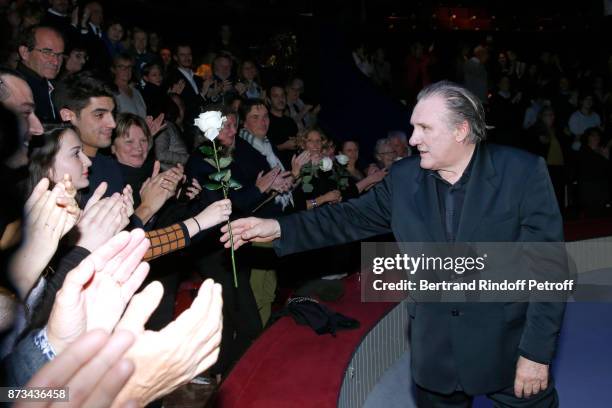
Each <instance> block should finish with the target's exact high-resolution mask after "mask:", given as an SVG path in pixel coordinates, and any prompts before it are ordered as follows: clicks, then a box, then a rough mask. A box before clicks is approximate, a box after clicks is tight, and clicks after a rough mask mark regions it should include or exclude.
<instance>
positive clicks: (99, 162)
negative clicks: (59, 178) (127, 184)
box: [80, 152, 138, 208]
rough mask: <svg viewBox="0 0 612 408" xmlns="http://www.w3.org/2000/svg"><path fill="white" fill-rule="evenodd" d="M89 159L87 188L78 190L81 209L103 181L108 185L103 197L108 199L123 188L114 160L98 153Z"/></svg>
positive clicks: (117, 164) (119, 169) (119, 172)
mask: <svg viewBox="0 0 612 408" xmlns="http://www.w3.org/2000/svg"><path fill="white" fill-rule="evenodd" d="M89 159H90V160H91V167H90V168H89V187H87V188H85V189H83V190H80V193H81V197H80V204H81V205H80V206H81V208H83V207H85V204H87V200H89V198H90V197H91V195H92V194H93V192H94V191H96V188H98V186H99V185H100V183H102V182H103V181H105V182H106V183H107V184H108V187H107V189H106V193H105V194H104V197H110V196H111V195H113V194H114V193H121V191H122V190H123V186H124V181H123V175H122V174H121V168H120V167H119V163H118V162H117V161H116V160H115V159H114V158H112V157H110V156H106V155H104V154H102V153H100V152H98V154H96V155H95V156H94V157H90V158H89ZM134 191H138V190H134Z"/></svg>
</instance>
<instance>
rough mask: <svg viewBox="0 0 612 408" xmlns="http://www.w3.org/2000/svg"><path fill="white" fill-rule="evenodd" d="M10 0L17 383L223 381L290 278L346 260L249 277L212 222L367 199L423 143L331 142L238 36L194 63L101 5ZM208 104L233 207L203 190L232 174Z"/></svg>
mask: <svg viewBox="0 0 612 408" xmlns="http://www.w3.org/2000/svg"><path fill="white" fill-rule="evenodd" d="M17 3H19V4H17ZM15 4H17V6H18V7H13V8H9V9H7V10H5V12H6V15H5V17H6V18H7V21H9V22H10V23H11V24H10V25H9V27H11V28H12V31H11V33H10V36H11V39H12V40H11V42H10V43H9V44H5V45H6V46H8V49H7V52H6V53H5V54H6V56H7V58H6V59H5V61H3V68H2V69H1V71H0V103H1V106H2V116H3V119H2V154H3V156H2V157H3V160H2V178H3V181H4V182H5V183H6V185H7V186H10V192H9V193H8V194H6V195H4V197H3V199H2V224H1V226H2V264H3V270H6V273H4V274H3V278H4V279H3V283H2V302H1V303H2V331H3V341H2V356H3V357H4V360H3V369H4V372H5V375H6V376H5V382H6V384H10V385H12V386H25V385H26V384H28V385H29V386H47V385H48V386H51V385H53V386H68V387H70V388H71V396H75V395H76V396H78V398H81V399H80V400H79V401H76V403H77V404H78V403H82V404H83V405H87V402H88V401H94V400H95V401H98V400H100V399H101V398H103V400H106V401H108V402H109V403H110V402H112V401H114V404H117V405H120V404H121V403H124V402H127V401H131V400H134V401H135V402H136V403H137V404H138V405H146V404H149V403H151V402H153V401H155V400H158V399H159V398H160V397H162V396H164V395H166V394H168V393H170V392H172V391H173V390H174V389H176V388H177V387H178V386H180V385H182V384H185V383H186V382H188V381H190V380H193V379H194V378H195V377H198V381H204V382H211V381H213V382H214V381H217V380H219V379H221V378H223V377H224V376H226V375H227V373H228V372H229V370H230V369H231V367H232V366H233V365H234V364H235V362H236V361H237V360H238V359H239V358H240V356H241V355H242V354H243V353H244V352H245V350H246V349H247V348H248V347H249V345H250V344H251V342H252V341H253V340H254V339H255V338H256V337H257V336H258V335H259V334H260V333H261V332H262V330H263V327H264V326H265V324H266V322H267V321H268V319H269V318H270V313H271V305H272V303H273V302H274V298H275V291H276V286H275V284H273V285H272V286H270V284H265V282H270V281H272V282H275V281H276V271H277V270H279V271H280V270H281V269H283V270H286V269H289V268H291V269H293V268H296V269H301V270H302V271H303V272H304V274H303V275H300V274H299V273H296V276H300V278H299V279H298V278H296V279H295V282H294V284H295V285H298V284H301V283H303V282H305V281H307V280H309V279H313V278H317V277H318V276H319V275H325V274H330V273H331V272H332V270H331V269H329V268H322V269H320V270H319V273H318V274H317V273H313V271H312V270H307V268H306V267H305V266H299V263H300V260H299V259H294V260H292V261H291V263H290V265H287V264H283V263H282V262H279V261H278V259H277V258H276V256H270V249H269V248H253V250H252V251H250V252H246V251H245V252H242V251H241V253H240V255H239V256H238V257H237V258H238V259H237V265H236V268H237V282H234V280H233V278H232V262H231V259H230V256H229V252H228V251H227V250H226V249H224V248H223V246H222V245H221V243H220V242H219V237H220V232H219V230H218V228H213V227H215V226H216V225H218V224H220V223H223V222H225V221H227V220H228V219H229V217H230V215H231V216H232V217H239V216H244V215H250V214H253V213H256V214H258V215H262V216H280V215H283V214H288V213H291V212H296V211H301V210H307V209H308V210H313V209H315V208H317V207H321V206H325V205H333V204H335V203H339V202H341V201H342V200H348V199H350V198H352V197H356V196H358V195H359V194H362V193H365V192H366V191H368V190H369V189H370V188H372V187H373V186H374V185H375V184H377V183H379V182H380V181H381V180H382V179H383V178H384V176H385V175H386V174H387V171H388V169H389V167H390V166H391V164H392V163H393V161H394V160H395V158H396V157H399V156H398V154H401V155H404V156H405V155H407V154H409V147H408V143H407V138H406V135H405V134H401V135H395V136H393V137H390V138H388V139H387V138H386V137H385V138H384V139H382V140H381V143H380V149H382V148H383V145H384V146H385V147H388V148H389V149H391V150H393V149H394V148H395V146H398V149H400V151H401V153H398V154H396V153H395V151H394V150H393V152H392V153H391V151H390V150H389V149H387V151H382V150H381V151H380V152H379V153H378V154H377V156H376V157H377V163H373V164H372V165H371V166H370V167H369V168H367V169H362V168H360V165H358V157H359V143H358V142H357V141H355V140H345V141H343V143H342V144H341V145H339V144H338V145H336V142H334V140H332V139H331V138H330V137H328V136H327V135H326V134H325V132H324V131H323V130H322V129H320V128H318V127H317V116H318V113H319V111H320V109H321V107H320V106H312V105H308V104H307V103H305V102H304V101H303V100H302V98H301V95H302V94H303V92H304V86H305V85H304V81H303V80H302V79H300V78H299V77H291V78H287V79H286V80H284V81H270V82H269V83H264V82H263V81H262V80H261V79H260V76H259V73H258V64H257V63H256V62H255V61H253V60H249V59H242V56H241V55H239V54H238V51H237V50H236V49H235V48H234V47H233V46H232V43H231V42H229V36H225V38H227V39H228V42H225V43H224V42H223V41H221V42H220V44H219V45H218V46H217V47H216V48H214V49H213V50H211V52H212V54H211V55H210V60H209V61H210V63H208V64H206V63H204V64H200V65H198V66H195V64H194V60H195V59H194V55H193V53H192V47H191V44H189V43H188V42H177V43H175V44H173V45H172V46H171V47H167V46H166V44H164V43H160V42H159V35H158V34H157V33H154V32H146V31H144V30H142V29H140V28H138V27H124V26H123V24H122V23H121V22H120V21H119V20H115V19H112V18H108V17H107V16H105V15H104V9H103V6H102V5H101V4H100V3H99V2H96V1H90V2H85V3H84V4H83V5H82V6H81V9H80V10H79V9H78V8H74V9H72V6H71V5H70V3H69V2H67V1H59V0H56V1H51V2H50V3H49V8H48V9H47V10H44V9H43V8H42V7H41V5H40V4H37V3H23V4H21V3H20V2H16V3H15ZM224 31H227V27H222V28H221V33H223V32H224ZM222 38H224V37H223V36H222ZM206 111H219V112H221V113H222V114H223V116H224V117H225V121H224V123H223V125H222V128H221V129H220V131H219V135H218V137H217V138H216V143H217V145H219V146H220V150H219V152H218V153H219V154H220V157H221V158H222V159H223V158H225V159H227V160H230V161H231V164H230V165H229V167H228V168H229V169H230V171H231V175H232V179H233V180H235V181H237V182H238V183H239V184H240V185H241V188H239V189H236V190H231V191H230V193H229V197H228V198H224V196H223V194H222V192H221V191H219V190H215V189H210V188H207V186H210V182H211V179H210V177H211V175H212V174H213V173H215V172H217V170H218V169H217V168H216V167H215V166H214V163H211V162H210V160H208V161H207V159H206V156H205V155H204V154H203V150H202V148H203V147H206V146H208V147H211V144H210V141H209V140H207V138H206V136H205V135H204V134H203V133H202V132H201V131H200V130H199V129H198V128H197V127H196V126H194V120H195V119H196V118H197V117H198V116H199V115H200V114H201V113H203V112H206ZM396 136H397V137H396ZM304 259H305V258H304ZM257 268H259V269H257ZM194 276H195V277H197V278H198V279H199V280H200V281H203V283H202V284H201V286H200V288H199V290H198V293H197V295H196V296H195V297H194V300H193V303H192V304H191V306H190V307H189V309H188V310H186V311H184V312H183V313H181V314H180V316H179V317H177V318H176V319H175V318H174V312H175V311H174V306H175V297H176V292H177V289H178V287H179V284H180V283H181V281H183V280H185V279H193V278H194ZM143 288H144V289H143ZM221 289H222V292H223V295H221ZM75 357H78V359H79V360H78V362H79V366H78V367H77V366H71V365H70V362H71V359H74V358H75ZM47 363H48V364H47ZM101 364H102V365H104V369H98V370H94V368H95V367H98V366H99V365H101ZM93 371H95V373H94V372H93ZM162 377H163V378H162ZM75 388H76V389H75ZM105 393H106V394H107V395H102V394H105ZM71 402H74V401H73V400H72V399H71Z"/></svg>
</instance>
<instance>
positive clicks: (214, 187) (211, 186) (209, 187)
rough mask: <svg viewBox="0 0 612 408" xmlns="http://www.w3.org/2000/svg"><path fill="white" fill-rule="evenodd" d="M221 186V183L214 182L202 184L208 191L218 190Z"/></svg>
mask: <svg viewBox="0 0 612 408" xmlns="http://www.w3.org/2000/svg"><path fill="white" fill-rule="evenodd" d="M221 187H223V186H222V185H221V184H215V183H206V184H204V188H205V189H207V190H210V191H215V190H219V189H220V188H221Z"/></svg>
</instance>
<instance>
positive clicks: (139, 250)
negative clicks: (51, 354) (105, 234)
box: [47, 229, 150, 354]
mask: <svg viewBox="0 0 612 408" xmlns="http://www.w3.org/2000/svg"><path fill="white" fill-rule="evenodd" d="M149 245H150V243H149V240H148V239H146V238H145V234H144V231H142V230H141V229H135V230H133V231H131V232H127V231H123V232H121V233H119V234H117V235H115V236H114V237H113V238H111V239H110V240H109V241H108V242H106V243H105V244H104V245H102V246H101V247H99V248H98V249H97V250H95V251H94V252H92V253H91V255H89V256H88V257H87V258H85V259H84V260H83V261H82V262H81V263H80V264H79V265H78V266H77V267H76V268H74V269H73V270H71V271H70V272H69V273H68V275H67V276H66V279H65V281H64V284H63V285H62V288H61V289H60V290H59V291H58V292H57V295H56V298H55V303H54V304H53V309H52V311H51V316H50V317H49V321H48V323H47V336H48V338H49V342H50V343H51V344H52V346H53V348H54V349H55V351H56V353H58V354H59V353H61V351H62V350H64V349H65V348H66V347H67V346H68V345H69V344H70V343H72V342H74V341H75V340H76V339H77V338H78V337H79V336H80V335H82V334H83V333H85V332H88V331H91V330H93V329H98V328H100V329H103V330H105V331H107V332H111V331H112V330H113V329H114V327H115V325H116V324H117V322H118V321H119V319H120V318H121V316H122V314H123V311H124V310H125V307H126V305H127V303H128V302H129V300H130V299H131V298H132V296H133V294H134V292H136V290H137V289H138V288H139V287H140V285H141V284H142V282H143V281H144V279H145V277H146V276H147V274H148V272H149V264H147V263H146V262H141V261H142V257H143V256H144V254H145V252H146V251H147V249H148V248H149Z"/></svg>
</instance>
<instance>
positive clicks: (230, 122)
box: [217, 115, 236, 147]
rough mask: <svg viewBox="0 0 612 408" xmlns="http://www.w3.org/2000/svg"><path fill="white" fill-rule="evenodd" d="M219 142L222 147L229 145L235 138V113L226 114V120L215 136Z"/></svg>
mask: <svg viewBox="0 0 612 408" xmlns="http://www.w3.org/2000/svg"><path fill="white" fill-rule="evenodd" d="M217 139H218V140H219V143H221V145H222V146H224V147H230V146H232V145H233V144H234V140H235V139H236V115H227V120H226V121H225V123H224V124H223V128H222V129H221V131H220V132H219V136H217Z"/></svg>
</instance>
